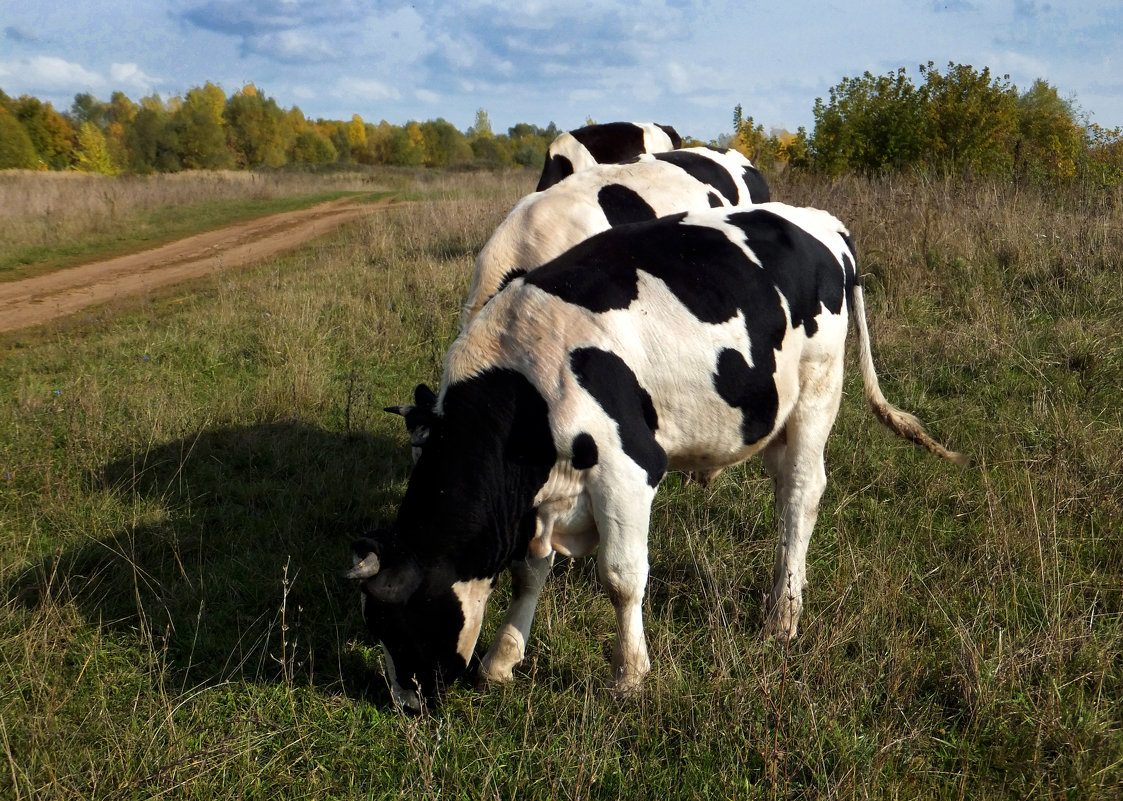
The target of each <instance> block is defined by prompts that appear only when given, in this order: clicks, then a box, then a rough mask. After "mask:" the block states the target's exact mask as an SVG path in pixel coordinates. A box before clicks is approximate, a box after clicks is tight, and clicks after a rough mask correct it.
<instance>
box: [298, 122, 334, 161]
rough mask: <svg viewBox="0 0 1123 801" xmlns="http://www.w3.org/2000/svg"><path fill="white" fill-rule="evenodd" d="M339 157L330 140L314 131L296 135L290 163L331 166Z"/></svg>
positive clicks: (310, 130)
mask: <svg viewBox="0 0 1123 801" xmlns="http://www.w3.org/2000/svg"><path fill="white" fill-rule="evenodd" d="M338 157H339V154H338V153H337V152H336V151H335V145H333V144H332V143H331V140H330V139H328V138H327V137H326V136H324V135H323V134H322V133H320V132H319V131H317V130H315V129H309V130H306V131H302V132H301V133H299V134H297V137H296V141H295V142H294V143H293V146H292V161H293V162H294V163H297V164H331V163H332V162H333V161H335V160H336V159H337V158H338Z"/></svg>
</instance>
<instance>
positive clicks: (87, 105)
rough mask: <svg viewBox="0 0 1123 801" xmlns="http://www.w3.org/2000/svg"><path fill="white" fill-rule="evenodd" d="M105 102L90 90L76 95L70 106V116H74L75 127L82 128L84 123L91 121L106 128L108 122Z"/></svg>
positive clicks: (99, 126)
mask: <svg viewBox="0 0 1123 801" xmlns="http://www.w3.org/2000/svg"><path fill="white" fill-rule="evenodd" d="M107 113H108V112H107V109H106V107H105V104H104V103H102V102H100V101H99V100H98V99H97V98H96V97H94V96H93V95H91V94H90V93H88V92H82V93H80V94H77V95H74V102H73V103H72V104H71V106H70V116H71V117H73V118H74V127H75V128H76V129H77V128H80V127H81V125H82V123H84V122H90V123H93V124H94V125H96V126H97V127H98V128H104V127H105V126H106V124H107V123H108V120H107V118H106V117H107Z"/></svg>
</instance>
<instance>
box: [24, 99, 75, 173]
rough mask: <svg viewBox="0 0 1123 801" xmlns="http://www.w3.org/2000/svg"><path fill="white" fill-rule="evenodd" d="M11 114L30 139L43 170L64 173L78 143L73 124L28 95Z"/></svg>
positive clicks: (47, 105) (48, 104)
mask: <svg viewBox="0 0 1123 801" xmlns="http://www.w3.org/2000/svg"><path fill="white" fill-rule="evenodd" d="M12 111H13V113H14V115H15V117H16V119H18V120H19V122H20V124H21V125H22V126H23V129H24V130H25V131H27V135H28V136H29V137H31V144H32V145H33V146H34V148H35V153H36V155H37V156H38V159H39V161H41V162H42V163H43V166H44V167H49V168H51V169H53V170H62V169H65V168H66V167H67V166H68V165H69V164H70V155H71V153H72V152H73V151H74V143H75V131H74V128H73V127H72V126H71V124H70V122H69V121H68V120H67V119H66V118H65V117H63V116H62V115H61V114H59V113H58V112H57V111H55V110H54V108H53V107H52V106H51V104H50V103H43V102H41V101H39V100H38V99H36V98H34V97H29V96H27V95H24V96H23V97H21V98H20V99H19V100H17V101H15V102H14V103H13V104H12Z"/></svg>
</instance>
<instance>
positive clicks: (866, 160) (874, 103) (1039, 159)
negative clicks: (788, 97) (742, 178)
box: [800, 62, 1110, 182]
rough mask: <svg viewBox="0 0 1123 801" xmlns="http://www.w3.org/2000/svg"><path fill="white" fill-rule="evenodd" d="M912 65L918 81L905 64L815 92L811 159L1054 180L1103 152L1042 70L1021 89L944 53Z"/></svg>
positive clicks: (834, 168)
mask: <svg viewBox="0 0 1123 801" xmlns="http://www.w3.org/2000/svg"><path fill="white" fill-rule="evenodd" d="M919 73H920V77H921V78H922V82H921V83H920V84H919V85H917V84H915V83H914V82H913V80H912V78H911V77H910V76H909V75H908V73H907V72H906V70H905V69H904V68H903V67H902V68H900V69H898V70H896V71H895V72H891V73H889V74H888V75H881V76H875V75H872V74H871V73H869V72H866V73H864V74H863V75H862V76H861V77H859V78H844V79H843V80H842V81H841V82H840V83H839V84H837V85H836V86H833V87H831V89H830V92H829V96H828V98H827V99H826V100H825V101H824V100H823V99H822V98H818V99H817V100H816V101H815V108H814V115H815V129H814V131H813V133H812V134H811V136H810V137H809V138H806V144H807V152H806V156H805V157H806V161H807V163H808V165H809V166H810V167H811V168H813V169H816V170H818V171H821V172H824V173H826V174H828V175H841V174H843V173H845V172H861V173H866V174H875V173H884V172H896V171H901V170H919V171H922V172H931V173H935V174H956V175H1003V176H1011V177H1014V178H1015V179H1019V180H1020V179H1023V178H1032V179H1035V180H1046V181H1052V182H1056V181H1067V180H1071V179H1073V178H1075V177H1076V176H1077V175H1078V174H1080V173H1081V172H1083V171H1085V170H1086V169H1087V168H1088V167H1089V166H1092V165H1089V164H1088V162H1089V160H1090V159H1093V160H1094V159H1096V158H1097V156H1098V157H1099V158H1100V160H1101V161H1109V160H1110V159H1106V158H1105V157H1106V156H1107V155H1108V153H1107V152H1106V151H1103V150H1101V151H1100V152H1099V153H1098V154H1097V155H1093V150H1094V145H1092V142H1091V140H1092V139H1093V138H1094V136H1093V133H1092V128H1093V127H1094V126H1089V127H1085V126H1084V125H1082V124H1081V122H1080V121H1079V119H1078V117H1077V114H1076V112H1075V110H1074V108H1073V106H1072V104H1071V103H1069V102H1067V101H1065V100H1062V99H1061V98H1060V97H1059V96H1058V95H1057V90H1056V89H1055V88H1054V87H1052V86H1050V85H1049V84H1048V83H1047V82H1045V81H1044V80H1037V81H1035V82H1034V84H1033V86H1031V87H1030V89H1028V90H1027V91H1025V92H1023V93H1019V92H1018V89H1017V87H1015V86H1014V85H1013V84H1011V83H1010V81H1009V76H1002V77H1001V78H999V77H995V76H992V75H991V73H990V70H989V69H988V68H985V67H984V68H983V69H982V70H976V69H975V68H974V67H971V66H969V65H963V64H955V63H949V64H948V66H947V69H946V70H945V71H943V72H941V71H940V70H938V69H936V68H935V67H934V66H933V64H932V63H931V62H929V63H928V64H927V65H921V66H920V68H919ZM800 158H801V159H802V158H804V155H803V154H801V155H800ZM1103 172H1104V173H1105V174H1106V171H1103Z"/></svg>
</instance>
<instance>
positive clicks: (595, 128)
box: [569, 122, 647, 164]
mask: <svg viewBox="0 0 1123 801" xmlns="http://www.w3.org/2000/svg"><path fill="white" fill-rule="evenodd" d="M569 133H570V135H571V136H573V138H574V139H576V140H577V141H578V142H580V143H581V144H582V145H584V146H585V149H586V150H588V151H589V153H591V154H592V156H593V158H594V159H596V160H597V161H598V162H600V163H601V164H612V163H614V162H617V161H623V160H624V159H627V158H631V157H632V156H636V155H639V154H640V153H646V152H647V147H646V145H645V144H644V141H643V128H641V127H639V126H638V125H636V124H635V123H632V122H606V123H603V124H601V125H586V126H585V127H584V128H578V129H577V130H575V131H570V132H569Z"/></svg>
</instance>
